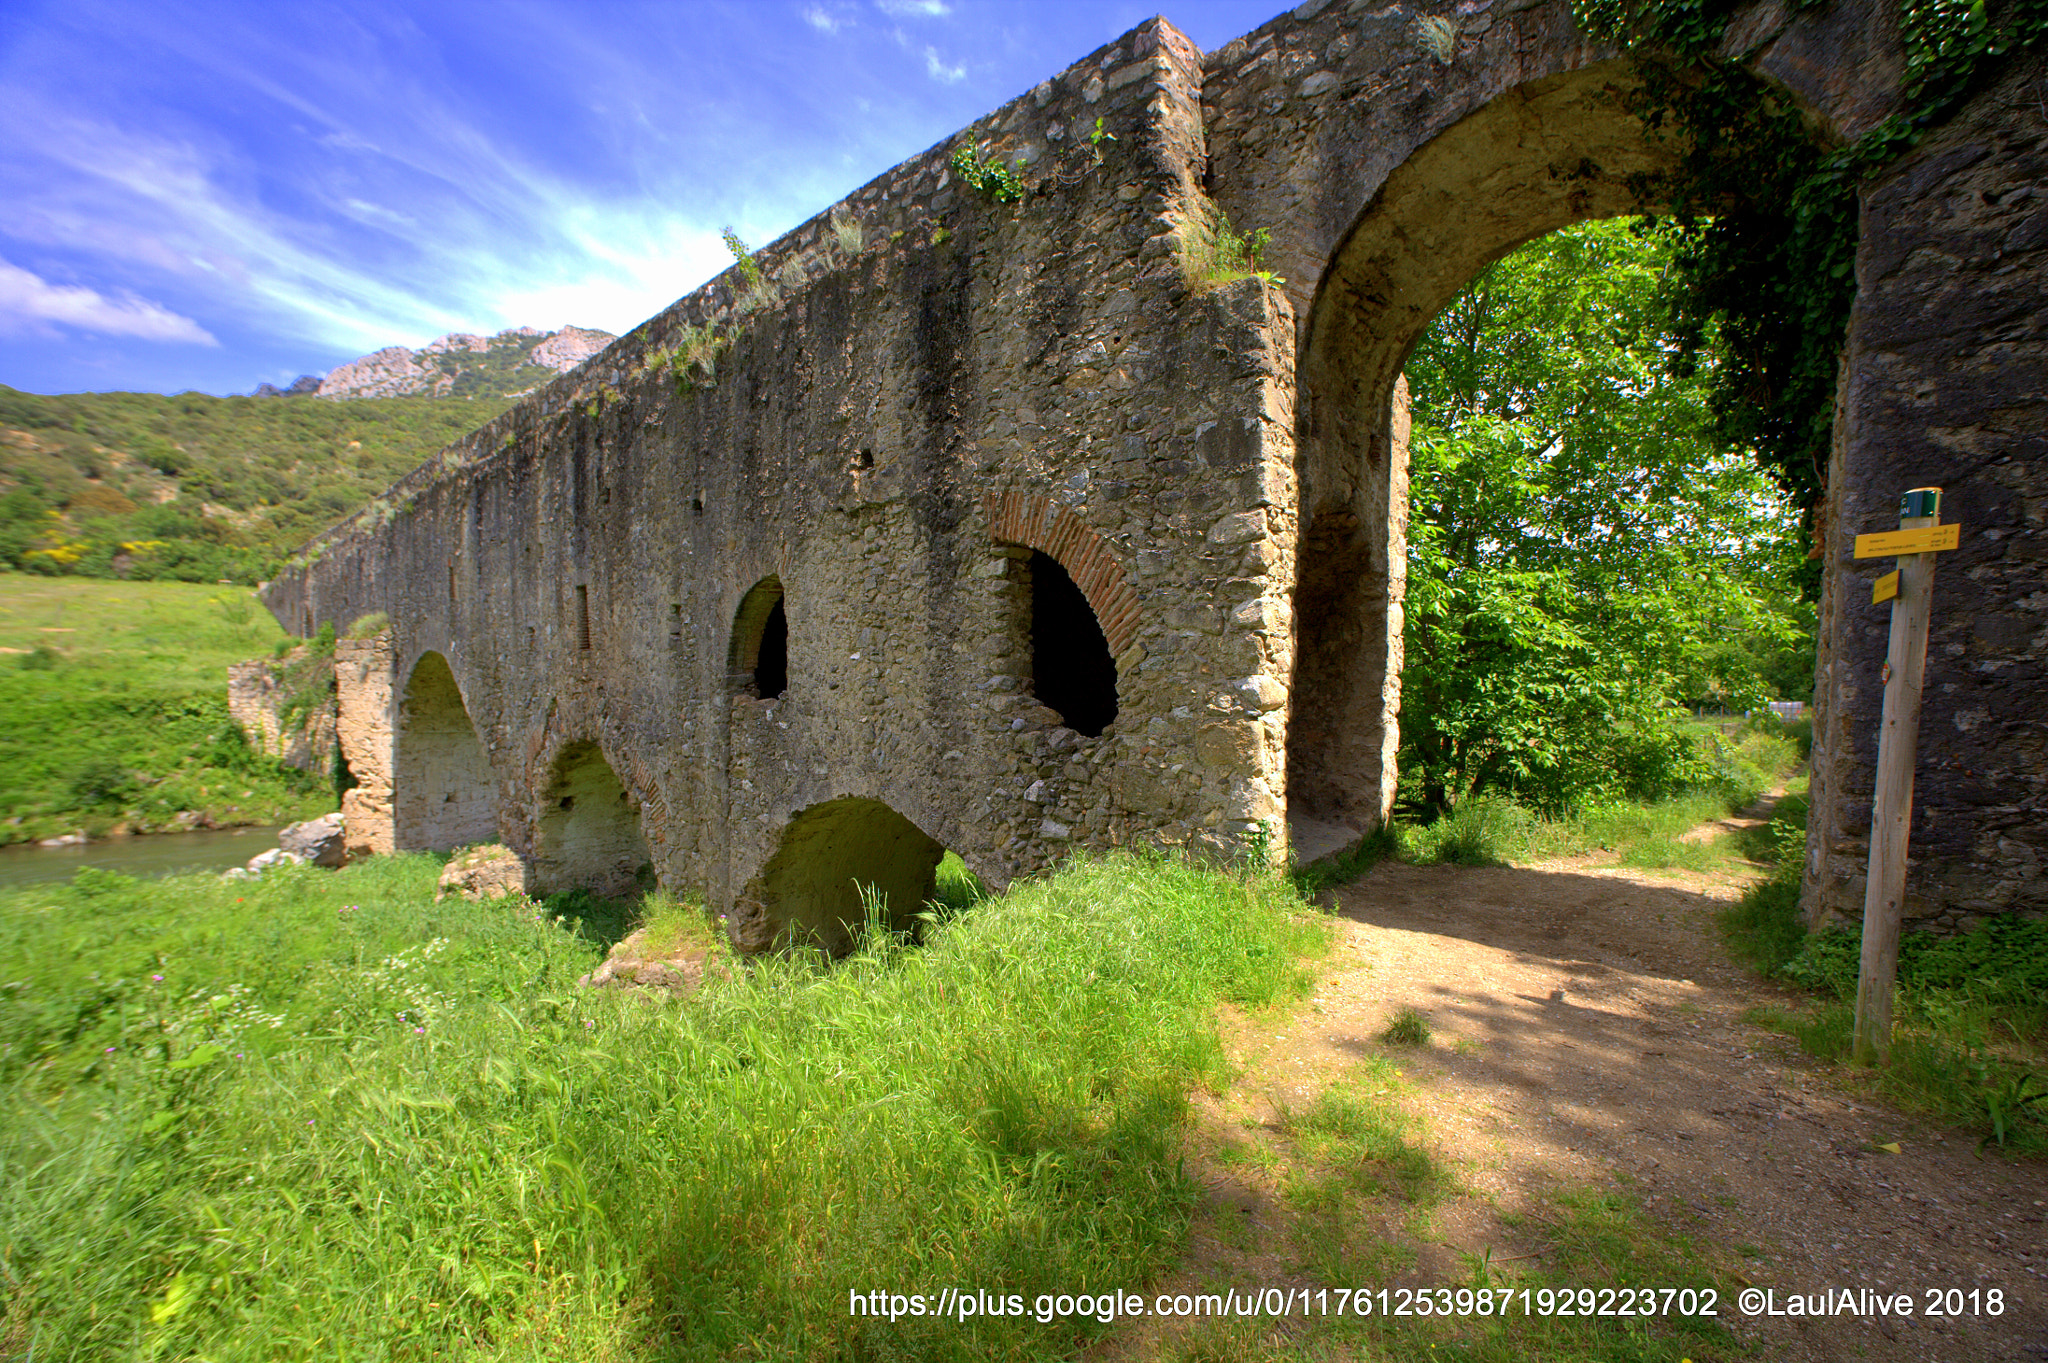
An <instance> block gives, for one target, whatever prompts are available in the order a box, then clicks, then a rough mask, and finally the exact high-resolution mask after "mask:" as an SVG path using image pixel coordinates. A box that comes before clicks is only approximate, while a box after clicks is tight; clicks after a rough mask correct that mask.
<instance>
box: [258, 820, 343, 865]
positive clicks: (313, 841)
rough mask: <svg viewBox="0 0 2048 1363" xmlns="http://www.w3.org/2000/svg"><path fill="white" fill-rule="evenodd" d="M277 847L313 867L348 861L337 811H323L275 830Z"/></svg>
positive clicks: (341, 863) (340, 863)
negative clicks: (326, 812)
mask: <svg viewBox="0 0 2048 1363" xmlns="http://www.w3.org/2000/svg"><path fill="white" fill-rule="evenodd" d="M277 846H278V850H279V851H281V852H286V853H289V854H290V855H292V856H294V857H297V858H298V859H299V860H300V861H310V862H312V863H313V864H314V865H315V866H328V867H334V866H342V865H345V864H346V863H347V861H348V853H347V851H346V850H345V843H344V830H343V828H342V824H341V815H339V814H323V815H321V816H320V817H319V818H317V819H307V820H306V821H305V822H304V823H295V824H287V825H286V826H285V827H283V828H280V829H278V830H277ZM265 855H268V854H267V853H266V854H265Z"/></svg>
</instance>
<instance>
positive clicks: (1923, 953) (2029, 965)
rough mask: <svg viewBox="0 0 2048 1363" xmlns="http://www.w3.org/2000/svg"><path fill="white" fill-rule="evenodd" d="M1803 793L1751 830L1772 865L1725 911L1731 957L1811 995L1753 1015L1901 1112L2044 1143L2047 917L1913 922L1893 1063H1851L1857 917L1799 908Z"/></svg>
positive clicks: (1992, 1138)
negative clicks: (1872, 1067) (1833, 919)
mask: <svg viewBox="0 0 2048 1363" xmlns="http://www.w3.org/2000/svg"><path fill="white" fill-rule="evenodd" d="M1805 824H1806V803H1805V801H1804V800H1798V801H1796V802H1795V801H1792V800H1787V801H1786V802H1785V803H1784V804H1783V805H1781V806H1780V809H1779V813H1778V817H1777V818H1776V819H1774V820H1773V821H1772V822H1771V824H1770V826H1769V827H1768V828H1767V829H1764V830H1762V832H1761V835H1760V836H1759V837H1758V838H1757V839H1756V840H1755V846H1754V848H1753V854H1755V855H1758V856H1759V857H1766V856H1768V857H1774V858H1775V860H1776V868H1775V870H1774V871H1773V873H1772V874H1771V876H1770V877H1769V878H1768V879H1767V880H1765V881H1763V882H1762V883H1761V884H1758V885H1755V886H1753V887H1751V888H1750V889H1749V891H1748V892H1746V893H1745V894H1744V895H1743V897H1742V898H1741V900H1739V901H1738V902H1737V903H1736V904H1734V905H1733V906H1731V907H1730V908H1729V909H1728V910H1727V911H1726V912H1725V913H1724V914H1723V915H1722V917H1721V929H1722V934H1723V936H1724V938H1725V939H1726V941H1727V942H1728V946H1729V949H1730V951H1731V952H1732V953H1733V954H1734V955H1735V956H1736V958H1737V959H1739V960H1741V961H1743V962H1745V963H1746V964H1748V965H1750V966H1751V967H1752V968H1754V969H1756V970H1757V971H1759V972H1760V973H1762V974H1764V975H1768V976H1772V977H1774V978H1777V979H1781V980H1786V981H1789V982H1791V983H1793V984H1796V985H1799V986H1801V987H1802V988H1804V989H1805V990H1807V991H1808V995H1809V999H1810V1001H1809V1002H1807V1003H1805V1004H1803V1005H1800V1006H1794V1007H1789V1008H1779V1007H1766V1008H1760V1009H1757V1010H1755V1011H1754V1012H1753V1013H1752V1015H1751V1018H1750V1020H1751V1021H1752V1022H1755V1023H1757V1024H1759V1025H1761V1026H1765V1027H1769V1028H1771V1029H1772V1030H1774V1031H1778V1032H1782V1033H1784V1034H1785V1035H1787V1036H1790V1037H1791V1038H1793V1039H1794V1040H1795V1041H1797V1042H1798V1043H1799V1046H1800V1048H1801V1049H1802V1050H1804V1051H1806V1052H1807V1053H1808V1054H1810V1055H1813V1056H1817V1057H1819V1058H1821V1059H1823V1060H1827V1061H1830V1062H1833V1063H1835V1064H1837V1065H1840V1066H1843V1069H1842V1070H1841V1071H1840V1073H1841V1075H1842V1077H1843V1078H1845V1079H1848V1080H1851V1081H1853V1082H1856V1083H1859V1084H1862V1085H1865V1086H1867V1087H1868V1088H1869V1090H1870V1091H1871V1092H1872V1093H1874V1094H1875V1095H1877V1096H1879V1097H1881V1098H1883V1099H1884V1100H1885V1101H1887V1102H1890V1103H1892V1104H1894V1105H1896V1106H1898V1107H1899V1108H1901V1109H1902V1110H1904V1111H1906V1112H1911V1113H1915V1114H1919V1115H1923V1116H1929V1117H1934V1118H1937V1119H1940V1120H1942V1121H1947V1122H1952V1123H1955V1124H1957V1125H1959V1126H1963V1127H1966V1128H1968V1129H1970V1130H1971V1131H1974V1132H1976V1133H1977V1134H1978V1135H1979V1136H1980V1137H1982V1138H1983V1139H1984V1140H1985V1141H1986V1142H1988V1143H1989V1144H1991V1145H1995V1146H1997V1147H1999V1148H2001V1149H2003V1150H2005V1151H2007V1152H2009V1153H2011V1154H2013V1155H2017V1156H2039V1155H2044V1154H2048V1100H2043V1099H2039V1098H2036V1097H2035V1096H2034V1095H2037V1094H2040V1093H2041V1092H2043V1091H2044V1090H2048V923H2042V922H2040V921H2038V920H2024V919H2019V918H2001V919H1995V920H1993V921H1991V922H1989V923H1987V924H1985V925H1984V926H1982V927H1980V928H1979V929H1978V930H1977V931H1975V932H1969V933H1963V934H1958V935H1956V936H1951V937H1936V936H1934V935H1932V934H1930V933H1925V932H1908V933H1906V934H1905V936H1904V937H1903V938H1901V940H1900V943H1899V973H1898V988H1897V993H1896V994H1895V995H1894V998H1893V1003H1892V1054H1891V1060H1890V1063H1889V1064H1888V1065H1886V1066H1884V1067H1883V1068H1882V1069H1880V1070H1877V1071H1876V1072H1874V1073H1867V1074H1865V1073H1860V1072H1854V1071H1850V1070H1848V1069H1847V1065H1846V1062H1847V1061H1848V1059H1849V1056H1850V1052H1851V1048H1852V1042H1853V1039H1854V1027H1855V1018H1856V980H1857V973H1858V967H1859V962H1860V959H1861V954H1862V932H1861V929H1860V925H1857V926H1853V927H1834V928H1830V929H1827V930H1825V931H1822V932H1818V933H1811V934H1809V933H1808V932H1807V930H1806V923H1805V919H1804V916H1803V915H1802V914H1801V912H1800V909H1799V872H1800V864H1801V861H1802V860H1803V857H1804V852H1805Z"/></svg>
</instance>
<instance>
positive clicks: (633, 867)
mask: <svg viewBox="0 0 2048 1363" xmlns="http://www.w3.org/2000/svg"><path fill="white" fill-rule="evenodd" d="M533 826H534V848H533V874H532V877H531V883H532V885H533V889H534V892H535V893H537V894H553V893H555V892H557V891H560V890H588V891H589V892H590V893H592V894H594V895H597V896H599V897H601V898H617V897H619V896H622V895H627V894H630V893H632V892H633V891H634V890H635V889H638V888H641V887H642V885H643V883H644V880H645V874H646V870H647V868H648V866H649V863H650V862H651V860H652V856H651V854H650V852H649V850H648V846H647V839H646V838H645V837H644V836H643V835H642V833H641V831H640V810H639V806H638V804H637V802H635V801H634V799H633V797H632V796H631V794H630V793H628V792H627V790H626V788H625V786H624V785H623V784H621V783H620V781H619V778H618V774H617V773H616V772H614V771H613V770H612V764H611V763H610V762H609V761H607V760H606V759H605V755H604V750H603V749H602V748H600V747H598V745H597V744H595V743H591V742H578V743H568V744H565V745H564V746H563V747H562V749H561V751H560V752H558V753H557V754H556V755H555V760H554V763H553V764H552V766H551V768H550V771H549V776H548V783H547V785H546V786H545V787H544V788H543V789H542V790H541V792H540V806H539V810H538V813H537V815H536V817H535V818H534V821H533Z"/></svg>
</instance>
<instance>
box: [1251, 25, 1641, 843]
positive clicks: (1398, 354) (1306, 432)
mask: <svg viewBox="0 0 2048 1363" xmlns="http://www.w3.org/2000/svg"><path fill="white" fill-rule="evenodd" d="M1631 86H1632V82H1631V80H1630V78H1629V74H1628V69H1627V67H1626V65H1625V64H1624V63H1622V62H1619V61H1604V62H1595V63H1593V64H1591V65H1589V66H1585V67H1582V68H1580V69H1578V70H1575V71H1570V72H1566V73H1563V74H1559V75H1551V76H1544V77H1542V78H1540V79H1537V80H1534V81H1530V82H1528V83H1526V84H1524V85H1518V86H1515V87H1512V88H1510V89H1508V90H1506V91H1504V92H1502V93H1501V94H1499V95H1497V96H1495V97H1494V98H1493V99H1492V100H1491V101H1490V102H1488V103H1486V104H1484V105H1482V106H1480V107H1479V108H1478V109H1476V110H1474V111H1473V112H1472V113H1470V114H1467V115H1466V116H1465V117H1464V118H1462V119H1460V120H1459V121H1458V122H1456V123H1454V124H1452V125H1451V126H1450V127H1448V128H1446V129H1445V130H1444V131H1442V132H1440V133H1438V134H1437V135H1436V136H1435V137H1434V138H1432V139H1431V140H1430V141H1428V142H1426V143H1424V144H1423V145H1422V146H1421V147H1419V148H1417V149H1416V151H1415V152H1413V153H1412V154H1411V155H1410V156H1408V157H1407V159H1406V160H1404V161H1403V162H1402V163H1401V165H1400V167H1399V168H1398V169H1396V170H1395V171H1394V172H1393V173H1392V174H1391V175H1389V176H1388V177H1387V179H1386V182H1385V183H1384V184H1383V185H1382V186H1381V187H1380V189H1379V191H1378V193H1376V194H1375V195H1373V196H1372V198H1371V199H1370V201H1369V202H1368V203H1367V204H1366V205H1365V207H1364V209H1363V210H1362V211H1361V212H1360V214H1359V216H1358V220H1357V222H1356V223H1355V224H1354V225H1353V227H1352V228H1351V230H1350V231H1349V232H1348V233H1347V234H1346V235H1345V236H1344V238H1343V240H1342V241H1341V243H1340V244H1339V245H1338V246H1337V249H1336V252H1335V254H1334V255H1333V256H1332V258H1331V260H1330V264H1329V267H1328V269H1327V270H1326V271H1325V272H1324V274H1323V277H1322V280H1321V282H1320V284H1319V286H1318V288H1317V290H1316V294H1315V299H1314V303H1313V304H1312V306H1311V310H1310V312H1309V315H1308V318H1307V321H1306V324H1305V326H1304V328H1303V330H1304V332H1305V333H1306V336H1305V342H1304V344H1303V347H1302V350H1301V353H1300V362H1299V367H1298V369H1297V371H1296V372H1297V376H1298V379H1297V382H1298V387H1297V389H1296V403H1297V407H1296V410H1297V413H1298V425H1297V432H1298V434H1297V439H1298V441H1299V445H1298V449H1299V468H1300V477H1301V482H1300V488H1301V501H1300V515H1301V520H1302V531H1301V541H1300V544H1299V547H1298V550H1297V563H1298V565H1299V566H1298V574H1297V577H1296V584H1295V597H1294V619H1295V621H1296V636H1295V665H1294V667H1295V670H1294V684H1293V688H1292V691H1293V694H1292V711H1291V714H1290V716H1289V726H1288V754H1287V793H1288V812H1289V814H1290V816H1291V817H1292V818H1294V819H1295V820H1296V821H1297V822H1299V821H1301V820H1304V819H1305V820H1309V821H1313V822H1316V823H1323V824H1332V825H1338V826H1343V827H1348V828H1351V829H1354V830H1356V831H1359V832H1364V831H1366V830H1369V829H1371V828H1372V827H1374V826H1376V825H1377V824H1379V823H1380V822H1381V821H1382V820H1383V819H1385V818H1386V817H1387V816H1388V814H1389V811H1390V810H1391V809H1392V807H1393V801H1394V787H1395V783H1396V779H1397V773H1396V770H1395V752H1396V750H1397V749H1398V748H1399V746H1400V726H1399V714H1400V707H1401V663H1402V656H1401V632H1402V599H1403V595H1404V592H1405V588H1406V581H1407V567H1406V555H1407V523H1408V401H1407V392H1406V388H1405V387H1404V386H1403V384H1402V383H1401V377H1400V376H1401V367H1402V365H1403V364H1404V363H1405V362H1406V360H1407V357H1408V352H1409V351H1410V350H1411V349H1412V348H1413V347H1414V344H1415V341H1416V338H1417V337H1419V336H1420V335H1421V334H1422V330H1423V328H1424V327H1426V326H1427V325H1428V324H1429V322H1430V319H1431V318H1433V317H1435V316H1436V314H1437V313H1438V312H1440V311H1442V310H1443V308H1444V307H1445V306H1446V305H1447V304H1449V303H1450V301H1451V300H1452V298H1454V297H1455V296H1456V295H1457V293H1458V291H1459V290H1460V289H1462V288H1463V287H1464V286H1465V284H1466V283H1467V281H1469V280H1470V279H1471V278H1472V276H1473V275H1475V274H1477V273H1478V272H1479V271H1480V269H1482V268H1483V267H1484V266H1486V265H1487V264H1489V263H1491V262H1492V261H1494V260H1497V259H1499V258H1500V257H1501V256H1503V255H1506V254H1507V253H1508V252H1509V251H1512V250H1513V249H1514V248H1515V247H1517V246H1520V245H1521V244H1523V243H1524V242H1527V241H1530V240H1532V239H1534V238H1536V237H1539V236H1542V235H1543V234H1545V233H1547V232H1552V231H1556V230H1557V229H1558V228H1561V227H1566V226H1569V225H1570V224H1572V223H1576V222H1583V221H1586V220H1587V219H1589V218H1598V217H1611V216H1616V215H1619V214H1623V213H1627V212H1630V211H1632V210H1633V209H1634V208H1635V206H1636V200H1635V195H1634V194H1633V192H1632V191H1631V190H1630V188H1629V185H1628V177H1630V176H1632V175H1643V174H1649V173H1654V172H1655V171H1657V170H1660V169H1663V168H1665V167H1666V166H1668V165H1669V163H1670V151H1669V148H1668V147H1666V146H1665V145H1663V144H1661V143H1659V142H1657V141H1655V140H1653V139H1652V138H1651V137H1650V136H1649V134H1648V133H1647V132H1646V131H1645V129H1644V128H1643V125H1642V123H1641V121H1640V120H1638V119H1637V118H1636V117H1635V116H1634V115H1633V114H1631V113H1630V112H1629V111H1628V109H1627V107H1626V97H1627V92H1628V91H1629V89H1630V88H1631Z"/></svg>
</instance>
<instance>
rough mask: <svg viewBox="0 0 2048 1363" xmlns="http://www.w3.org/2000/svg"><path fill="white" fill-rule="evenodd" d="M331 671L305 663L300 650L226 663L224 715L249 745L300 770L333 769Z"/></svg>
mask: <svg viewBox="0 0 2048 1363" xmlns="http://www.w3.org/2000/svg"><path fill="white" fill-rule="evenodd" d="M330 675H331V673H330V671H329V669H328V668H327V667H326V666H325V664H322V663H310V665H309V660H308V658H307V657H306V654H305V650H304V649H297V650H294V651H293V652H292V653H290V654H288V655H286V656H285V657H283V658H279V659H270V658H260V659H257V660H256V661H254V662H247V663H232V664H230V665H229V666H228V717H229V718H230V719H232V720H234V721H235V723H236V724H237V725H239V726H240V727H241V730H242V732H243V733H244V734H246V735H248V738H249V746H250V747H252V748H254V749H256V750H257V751H258V752H260V753H263V754H264V755H265V756H268V757H275V758H276V759H278V760H279V761H280V762H283V763H284V764H286V765H287V766H292V767H297V768H298V769H299V770H300V771H312V772H319V773H320V774H321V775H323V776H324V775H327V774H329V773H331V772H332V771H333V770H334V751H335V750H334V719H335V710H334V693H333V690H332V688H331V687H330V686H329V685H328V679H329V677H330Z"/></svg>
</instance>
